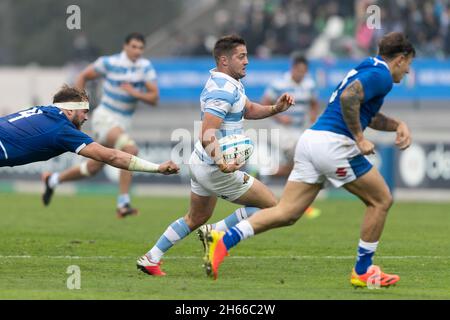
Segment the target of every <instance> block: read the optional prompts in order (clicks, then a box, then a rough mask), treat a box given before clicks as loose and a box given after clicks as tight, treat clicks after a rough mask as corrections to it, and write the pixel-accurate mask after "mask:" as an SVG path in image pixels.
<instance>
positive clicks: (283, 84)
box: [259, 53, 320, 218]
mask: <svg viewBox="0 0 450 320" xmlns="http://www.w3.org/2000/svg"><path fill="white" fill-rule="evenodd" d="M283 92H288V93H290V94H291V95H292V96H293V97H294V98H295V106H293V107H292V108H289V109H288V110H286V111H284V112H282V113H280V114H276V115H274V116H273V117H272V118H271V119H272V121H271V122H272V129H277V130H279V133H280V135H279V137H280V139H273V140H271V142H270V143H271V144H272V146H273V147H274V148H276V149H277V150H279V151H280V164H279V166H278V168H272V167H270V166H269V167H268V168H264V167H262V168H261V169H260V172H259V173H260V174H261V175H267V174H272V172H271V171H272V170H274V169H275V170H276V172H275V173H274V174H273V176H275V177H283V178H284V177H286V178H287V177H288V176H289V174H290V172H291V171H292V168H293V167H294V153H295V145H296V144H297V140H298V138H300V135H301V134H302V133H303V131H304V130H305V129H306V128H308V127H309V126H310V125H311V124H313V123H314V122H315V121H316V119H317V115H318V113H319V102H318V100H317V89H316V83H315V81H314V80H313V79H312V78H311V77H310V76H309V75H308V61H307V60H306V58H305V57H304V56H303V55H301V54H300V53H294V54H292V57H291V68H290V70H289V71H288V72H286V73H285V74H284V75H283V78H281V79H276V80H274V81H273V82H272V83H271V84H270V85H269V86H268V87H267V89H266V90H265V92H264V96H263V98H262V101H261V103H262V104H273V103H275V102H276V99H277V98H278V97H279V96H280V94H282V93H283ZM267 169H268V170H269V171H270V172H265V170H267ZM305 215H306V216H307V217H309V218H315V217H317V216H319V215H320V210H319V209H317V208H313V207H309V208H308V209H307V210H306V212H305Z"/></svg>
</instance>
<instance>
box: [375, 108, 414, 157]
mask: <svg viewBox="0 0 450 320" xmlns="http://www.w3.org/2000/svg"><path fill="white" fill-rule="evenodd" d="M369 127H371V128H372V129H375V130H380V131H396V132H397V138H396V139H395V144H396V145H397V146H398V147H399V148H400V149H401V150H405V149H406V148H408V147H409V146H410V145H411V133H410V132H409V128H408V126H407V125H406V123H404V122H403V121H399V120H396V119H393V118H389V117H387V116H385V115H384V114H382V113H377V114H376V115H375V117H373V118H372V121H371V122H370V125H369Z"/></svg>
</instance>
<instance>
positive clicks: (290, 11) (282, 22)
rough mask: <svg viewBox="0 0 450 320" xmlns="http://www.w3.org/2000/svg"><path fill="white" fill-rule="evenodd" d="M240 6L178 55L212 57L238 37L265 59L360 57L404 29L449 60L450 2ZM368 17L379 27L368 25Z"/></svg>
mask: <svg viewBox="0 0 450 320" xmlns="http://www.w3.org/2000/svg"><path fill="white" fill-rule="evenodd" d="M236 5H237V6H238V7H234V8H233V9H234V10H233V9H230V8H225V9H221V10H218V11H216V12H215V13H214V19H213V21H214V26H210V25H208V28H207V29H205V30H204V31H203V32H202V33H200V34H197V35H195V36H193V37H192V38H191V39H190V40H189V42H188V43H187V44H186V42H184V43H183V49H182V50H180V48H177V49H176V50H174V52H173V54H178V55H206V54H210V52H211V49H212V45H213V44H214V41H215V39H217V37H218V36H220V35H223V34H228V33H238V34H240V35H242V36H243V37H244V38H245V39H246V40H247V43H248V50H249V53H250V54H252V55H256V56H258V57H260V58H268V57H272V56H277V55H286V54H289V53H290V52H292V51H294V50H295V51H304V52H305V54H307V55H308V57H309V58H326V57H354V58H359V57H362V56H366V55H367V54H374V53H376V48H377V43H378V40H379V39H380V38H381V37H382V35H383V34H385V33H388V32H390V31H403V32H405V33H406V34H407V35H408V36H409V38H410V39H411V40H412V41H413V43H414V44H415V46H416V49H417V51H418V54H419V55H420V56H426V57H437V58H440V57H449V56H450V22H449V20H450V0H423V1H422V0H341V1H338V0H239V1H236ZM374 5H375V6H376V7H374ZM377 16H379V18H380V19H379V21H378V22H377V21H376V20H374V19H376V18H377ZM368 19H369V22H372V25H374V26H377V23H378V26H379V28H372V27H371V26H368V25H367V21H368ZM184 40H186V38H184Z"/></svg>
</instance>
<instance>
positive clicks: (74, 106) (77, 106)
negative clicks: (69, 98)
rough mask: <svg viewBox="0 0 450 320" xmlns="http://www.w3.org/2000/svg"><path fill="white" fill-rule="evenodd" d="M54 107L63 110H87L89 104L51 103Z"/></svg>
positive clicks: (84, 102)
mask: <svg viewBox="0 0 450 320" xmlns="http://www.w3.org/2000/svg"><path fill="white" fill-rule="evenodd" d="M53 105H54V106H55V107H58V108H60V109H64V110H89V102H86V101H82V102H57V103H53Z"/></svg>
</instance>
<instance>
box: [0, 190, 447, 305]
mask: <svg viewBox="0 0 450 320" xmlns="http://www.w3.org/2000/svg"><path fill="white" fill-rule="evenodd" d="M114 204H115V198H114V197H113V196H101V195H95V196H72V197H71V196H59V197H58V196H57V197H56V198H55V201H54V203H52V206H50V207H49V208H43V207H42V205H41V203H40V200H39V196H38V195H20V194H0V208H1V220H0V299H195V300H197V299H199V300H202V299H203V300H215V299H223V300H227V299H262V300H265V299H296V300H297V299H450V268H449V266H450V234H449V233H448V226H449V225H450V203H443V204H442V203H441V204H430V203H396V204H395V205H394V207H393V208H392V210H391V213H390V217H389V219H388V222H387V225H386V228H385V232H384V234H383V238H382V241H381V243H380V246H379V250H378V252H377V255H376V258H375V262H376V263H377V264H379V265H381V266H382V267H383V268H384V269H385V270H386V272H395V273H398V274H399V275H400V276H401V278H402V279H401V281H400V283H399V285H398V286H397V287H394V288H390V289H380V290H363V289H359V290H354V289H353V288H352V287H351V286H350V284H349V274H350V270H351V268H352V266H353V263H354V260H355V253H356V245H357V242H358V239H359V224H360V222H361V219H362V211H363V205H362V204H360V203H359V202H356V201H351V200H324V201H319V202H317V203H316V206H317V207H319V208H320V209H322V215H321V216H320V217H319V218H318V219H315V220H307V219H304V218H303V219H301V220H300V221H299V222H298V223H297V224H296V225H294V226H292V227H289V228H284V229H279V230H275V231H271V232H268V233H266V234H262V235H259V236H257V237H255V238H253V239H250V240H248V241H246V242H245V243H242V244H241V245H240V246H238V247H237V248H235V249H234V250H232V251H231V256H230V257H228V258H227V259H226V261H225V263H224V264H223V265H222V268H221V272H220V277H219V280H218V281H212V280H210V279H208V278H206V276H205V275H204V272H203V269H202V267H201V265H202V247H201V244H200V242H199V241H198V240H197V238H196V236H195V235H194V234H192V235H190V236H189V237H188V238H187V239H185V241H182V242H181V243H179V244H178V245H177V246H175V247H174V248H173V249H172V250H171V251H170V252H169V253H168V255H167V256H166V258H165V260H164V262H165V263H164V265H163V269H164V270H165V271H166V272H167V273H168V276H167V277H164V278H154V277H149V276H147V275H145V274H143V273H141V272H139V271H138V270H136V266H135V260H136V258H137V257H138V256H140V255H142V254H143V253H145V252H146V251H147V250H148V249H149V248H150V246H151V245H152V244H153V243H154V241H156V240H157V238H158V237H159V236H160V234H161V232H163V231H164V230H165V228H166V227H167V225H168V224H169V223H171V222H172V221H173V220H175V219H177V218H178V217H180V216H181V215H183V214H184V213H185V212H186V210H187V207H188V205H189V202H188V199H187V198H160V197H158V198H148V197H136V198H135V200H134V204H135V205H136V206H137V207H138V208H139V209H140V210H141V215H140V216H138V217H132V218H129V219H125V220H118V219H116V218H115V216H114ZM234 208H236V206H234V205H231V204H229V203H226V202H224V201H219V203H218V206H217V210H216V214H215V217H213V220H214V221H216V220H218V219H219V218H222V217H225V216H226V215H227V214H228V213H230V212H232V211H233V210H234ZM71 265H76V266H79V268H80V270H81V289H80V290H69V289H67V286H66V281H67V278H68V277H69V274H67V273H66V270H67V268H68V267H69V266H71Z"/></svg>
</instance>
